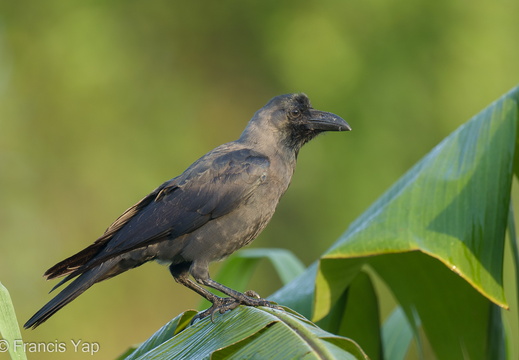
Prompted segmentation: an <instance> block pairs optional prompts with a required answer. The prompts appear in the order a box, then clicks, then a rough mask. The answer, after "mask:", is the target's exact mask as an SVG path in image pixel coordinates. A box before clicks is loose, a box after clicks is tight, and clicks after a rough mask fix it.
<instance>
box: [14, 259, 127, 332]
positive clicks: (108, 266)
mask: <svg viewBox="0 0 519 360" xmlns="http://www.w3.org/2000/svg"><path fill="white" fill-rule="evenodd" d="M116 268H117V262H116V261H114V260H111V261H110V260H109V261H107V262H105V263H103V264H101V265H98V266H96V267H95V268H93V269H90V270H87V271H85V272H84V273H83V274H81V275H79V277H78V278H76V279H75V280H74V281H72V283H70V284H69V285H68V286H67V287H66V288H65V289H63V290H62V291H61V292H60V293H59V294H58V295H56V296H55V297H54V298H53V299H52V300H51V301H49V302H48V303H47V304H45V305H44V306H43V307H42V308H41V309H40V310H39V311H38V312H37V313H36V314H34V315H33V317H31V318H30V319H29V321H27V322H26V323H25V325H24V326H23V327H24V328H26V329H28V328H33V329H34V328H36V327H37V326H39V325H40V324H41V323H43V322H44V321H45V320H47V319H48V318H50V317H51V316H52V315H54V314H55V313H56V312H57V311H58V310H59V309H61V308H62V307H63V306H65V305H67V304H68V303H69V302H71V301H72V300H74V299H75V298H77V297H78V296H79V295H81V294H82V293H83V292H84V291H86V290H87V289H88V288H89V287H91V286H92V285H94V284H95V283H96V282H99V281H102V280H104V279H107V278H109V277H111V276H113V275H115V273H118V272H117V271H116V272H115V273H114V270H115V269H116Z"/></svg>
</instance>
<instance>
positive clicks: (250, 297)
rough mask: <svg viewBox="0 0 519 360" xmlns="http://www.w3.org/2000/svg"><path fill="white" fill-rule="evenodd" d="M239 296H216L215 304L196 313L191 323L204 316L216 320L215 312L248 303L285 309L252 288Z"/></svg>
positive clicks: (248, 304) (212, 320) (247, 304)
mask: <svg viewBox="0 0 519 360" xmlns="http://www.w3.org/2000/svg"><path fill="white" fill-rule="evenodd" d="M241 295H242V296H240V297H239V298H237V299H235V298H232V297H226V298H221V297H216V298H215V299H214V302H213V305H212V306H211V307H210V308H209V309H207V310H204V311H202V312H199V313H198V314H196V315H195V316H194V317H193V319H192V320H191V324H193V323H194V322H195V320H197V319H199V320H202V319H203V318H205V317H207V316H209V315H211V322H214V313H215V312H219V313H220V314H223V313H224V312H226V311H228V310H234V309H236V308H237V307H238V306H240V305H246V306H267V307H269V308H272V309H278V310H283V308H281V307H280V306H277V305H275V304H273V303H271V302H270V301H268V300H266V299H263V298H261V297H260V296H259V295H258V293H256V292H255V291H252V290H247V291H246V292H245V293H244V294H241Z"/></svg>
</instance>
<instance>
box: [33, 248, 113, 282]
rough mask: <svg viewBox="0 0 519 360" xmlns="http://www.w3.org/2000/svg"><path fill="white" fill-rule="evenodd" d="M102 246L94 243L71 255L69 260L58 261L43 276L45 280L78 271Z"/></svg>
mask: <svg viewBox="0 0 519 360" xmlns="http://www.w3.org/2000/svg"><path fill="white" fill-rule="evenodd" d="M103 246H104V244H103V243H102V242H101V241H99V242H95V243H93V244H92V245H90V246H89V247H87V248H85V249H83V250H81V251H80V252H78V253H77V254H74V255H72V256H71V257H69V258H66V259H65V260H63V261H60V262H59V263H57V264H56V265H54V266H53V267H51V268H50V269H49V270H47V271H46V272H45V274H43V276H45V277H46V278H47V280H50V279H54V278H57V277H61V276H65V275H68V274H70V273H72V272H74V271H75V270H77V269H79V268H80V267H81V266H83V265H84V264H86V263H87V262H88V261H89V260H91V259H92V258H93V257H94V256H95V255H96V254H97V253H98V252H99V250H100V249H101V248H102V247H103Z"/></svg>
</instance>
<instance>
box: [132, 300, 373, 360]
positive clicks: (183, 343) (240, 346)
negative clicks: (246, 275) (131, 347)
mask: <svg viewBox="0 0 519 360" xmlns="http://www.w3.org/2000/svg"><path fill="white" fill-rule="evenodd" d="M166 326H167V325H166ZM141 354H142V355H141V356H140V357H131V359H172V358H174V359H209V358H211V359H224V358H225V359H243V358H251V357H252V356H255V357H258V358H265V359H268V358H286V359H296V358H297V359H367V357H366V355H365V354H364V353H363V352H362V350H361V349H360V348H359V347H358V345H357V344H355V342H353V341H351V340H349V339H347V338H344V337H340V336H337V335H334V334H330V333H328V332H326V331H324V330H322V329H320V328H318V327H317V326H316V325H314V324H312V323H311V322H310V321H308V320H307V319H305V318H304V317H302V316H301V315H299V314H297V313H295V312H293V311H290V310H289V309H286V311H283V310H274V309H270V308H263V307H261V308H254V307H246V306H240V307H238V308H236V309H234V310H232V311H230V312H228V313H225V314H223V315H221V314H216V315H215V321H214V323H212V322H211V320H210V319H209V318H205V319H203V320H201V321H198V322H196V323H195V324H193V325H191V326H188V327H187V328H185V329H184V330H182V331H180V332H179V333H178V334H177V335H175V336H174V337H172V338H171V339H169V340H167V341H165V342H163V343H162V344H160V345H158V346H157V347H155V348H154V349H152V350H150V351H148V352H146V353H142V352H141Z"/></svg>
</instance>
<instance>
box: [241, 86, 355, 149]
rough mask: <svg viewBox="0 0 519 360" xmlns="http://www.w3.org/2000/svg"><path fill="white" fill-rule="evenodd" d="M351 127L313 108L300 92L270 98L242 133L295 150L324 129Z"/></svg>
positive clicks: (341, 120) (346, 129) (335, 129)
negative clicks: (274, 141) (273, 141)
mask: <svg viewBox="0 0 519 360" xmlns="http://www.w3.org/2000/svg"><path fill="white" fill-rule="evenodd" d="M350 130H351V127H350V126H349V125H348V123H347V122H346V121H344V120H343V119H342V118H341V117H340V116H337V115H335V114H332V113H329V112H325V111H319V110H315V109H314V108H312V105H311V104H310V99H308V96H306V95H305V94H302V93H301V94H286V95H280V96H276V97H275V98H273V99H271V100H270V101H269V102H268V103H267V105H265V106H264V107H262V108H261V109H260V110H258V111H257V112H256V114H255V115H254V117H253V118H252V120H251V121H250V123H249V126H247V129H246V130H245V132H244V134H243V135H242V136H246V137H248V138H249V139H250V138H254V139H256V140H259V139H265V138H270V140H278V142H281V143H283V144H285V145H287V146H289V147H290V148H293V149H294V150H295V151H296V152H298V151H299V149H300V148H301V146H303V145H304V144H305V143H307V142H308V141H310V140H312V139H313V138H314V137H316V136H317V135H319V134H320V133H322V132H324V131H350ZM264 141H266V140H264ZM266 142H270V141H266Z"/></svg>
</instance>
